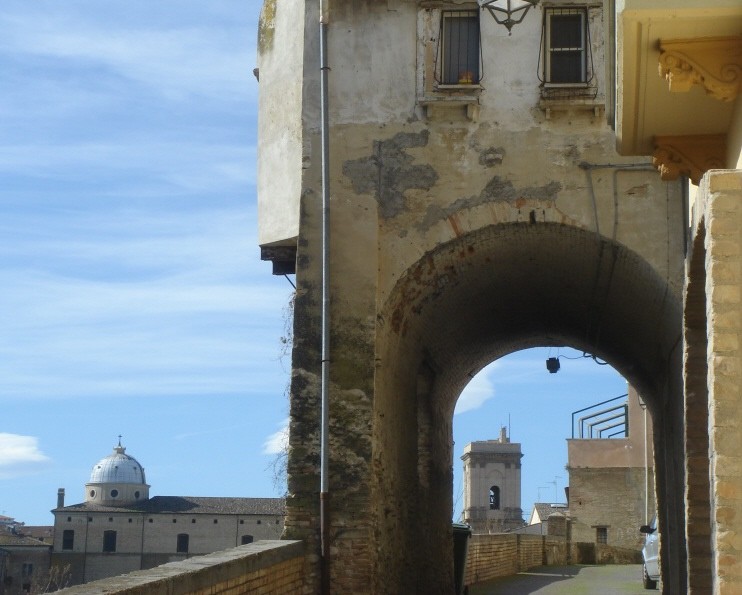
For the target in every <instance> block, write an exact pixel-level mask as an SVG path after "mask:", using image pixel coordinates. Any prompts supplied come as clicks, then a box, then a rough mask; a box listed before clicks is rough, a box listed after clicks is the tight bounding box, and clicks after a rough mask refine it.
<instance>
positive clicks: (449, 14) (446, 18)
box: [435, 10, 482, 85]
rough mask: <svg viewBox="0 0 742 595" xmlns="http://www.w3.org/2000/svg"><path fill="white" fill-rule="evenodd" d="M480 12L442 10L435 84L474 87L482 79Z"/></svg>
mask: <svg viewBox="0 0 742 595" xmlns="http://www.w3.org/2000/svg"><path fill="white" fill-rule="evenodd" d="M481 56H482V54H481V51H480V46H479V11H478V10H444V11H441V28H440V34H439V36H438V50H437V52H436V69H435V70H436V82H437V83H439V84H441V85H471V84H476V83H479V81H480V80H481V78H482V76H481V70H482V69H481Z"/></svg>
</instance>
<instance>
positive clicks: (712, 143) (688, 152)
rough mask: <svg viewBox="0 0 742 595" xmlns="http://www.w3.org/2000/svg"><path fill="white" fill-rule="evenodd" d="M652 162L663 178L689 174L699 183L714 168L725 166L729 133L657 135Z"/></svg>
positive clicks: (669, 178) (674, 177)
mask: <svg viewBox="0 0 742 595" xmlns="http://www.w3.org/2000/svg"><path fill="white" fill-rule="evenodd" d="M654 146H655V151H654V154H653V155H652V165H654V166H655V167H656V168H657V169H658V170H659V172H660V177H661V178H662V179H663V180H675V179H677V178H678V176H681V175H684V176H688V177H689V178H690V180H691V182H693V183H694V184H695V185H696V186H697V185H698V182H700V180H701V177H702V176H703V174H705V173H706V172H707V171H708V170H710V169H723V168H724V167H725V155H726V135H724V134H703V135H699V134H696V135H687V136H655V137H654Z"/></svg>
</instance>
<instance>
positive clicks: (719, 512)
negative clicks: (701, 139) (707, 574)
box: [689, 170, 742, 595]
mask: <svg viewBox="0 0 742 595" xmlns="http://www.w3.org/2000/svg"><path fill="white" fill-rule="evenodd" d="M694 216H695V221H694V223H695V225H694V232H695V235H696V237H699V236H700V237H703V239H704V250H705V262H704V265H705V310H706V311H705V315H706V335H707V341H708V345H707V349H706V372H707V379H706V386H707V389H708V425H707V427H708V442H709V448H708V453H709V457H708V458H709V462H708V470H709V477H710V486H709V495H710V503H709V511H708V512H709V521H710V523H709V525H706V526H703V524H701V525H702V526H701V527H700V528H699V529H698V530H699V531H701V530H703V531H705V528H706V527H709V528H710V540H711V544H710V545H711V551H712V557H711V576H713V577H714V579H713V586H712V588H713V591H712V592H713V593H714V595H727V594H733V593H734V594H736V593H740V592H742V451H741V449H740V445H742V439H741V436H740V434H741V430H742V423H741V422H740V416H739V411H740V407H742V393H740V390H739V387H740V385H742V351H741V350H740V336H741V334H742V284H741V283H740V281H742V235H741V234H740V231H739V230H740V229H742V172H740V171H739V170H734V171H726V170H712V171H709V172H708V173H707V174H706V175H705V176H704V178H703V180H702V181H701V185H700V187H699V190H698V200H697V203H696V209H695V213H694ZM704 234H705V237H704ZM691 464H692V463H691V462H689V465H691ZM697 464H700V465H701V467H702V468H705V462H704V463H702V464H701V463H698V462H697ZM701 471H703V469H701ZM689 480H690V478H689ZM690 485H692V483H691V481H689V486H690ZM690 504H691V510H690V512H695V513H696V515H697V516H699V517H700V518H701V519H702V518H703V515H702V512H703V511H702V509H701V506H699V505H698V504H697V505H696V506H695V507H693V506H692V504H693V502H691V503H690ZM699 509H701V510H699ZM692 529H694V527H693V526H689V531H691V530H692ZM702 535H703V534H702ZM699 592H700V591H699Z"/></svg>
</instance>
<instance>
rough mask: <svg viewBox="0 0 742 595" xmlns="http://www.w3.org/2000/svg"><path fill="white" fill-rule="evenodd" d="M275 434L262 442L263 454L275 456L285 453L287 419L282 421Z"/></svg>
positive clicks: (287, 435) (287, 438)
mask: <svg viewBox="0 0 742 595" xmlns="http://www.w3.org/2000/svg"><path fill="white" fill-rule="evenodd" d="M279 425H280V428H279V430H278V431H277V432H274V433H273V434H271V435H270V436H268V438H266V439H265V442H263V454H264V455H275V454H279V453H281V452H285V451H286V449H287V448H288V446H289V418H288V417H287V418H286V419H284V420H283V421H282V422H281V423H280V424H279Z"/></svg>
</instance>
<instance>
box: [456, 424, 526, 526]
mask: <svg viewBox="0 0 742 595" xmlns="http://www.w3.org/2000/svg"><path fill="white" fill-rule="evenodd" d="M522 457H523V454H522V453H521V450H520V444H519V443H517V442H510V438H509V437H508V435H507V429H506V428H504V427H503V428H501V429H500V437H499V438H498V439H497V440H485V441H481V442H471V443H470V444H467V445H466V447H465V448H464V454H463V456H462V457H461V460H462V461H464V511H463V517H464V518H463V520H464V522H465V523H468V524H469V525H471V527H472V530H473V531H474V533H502V532H503V531H507V530H509V529H516V528H518V527H522V526H523V524H524V523H523V510H522V509H521V507H520V460H521V458H522Z"/></svg>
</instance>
